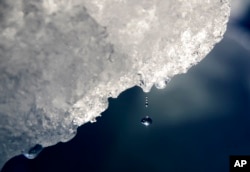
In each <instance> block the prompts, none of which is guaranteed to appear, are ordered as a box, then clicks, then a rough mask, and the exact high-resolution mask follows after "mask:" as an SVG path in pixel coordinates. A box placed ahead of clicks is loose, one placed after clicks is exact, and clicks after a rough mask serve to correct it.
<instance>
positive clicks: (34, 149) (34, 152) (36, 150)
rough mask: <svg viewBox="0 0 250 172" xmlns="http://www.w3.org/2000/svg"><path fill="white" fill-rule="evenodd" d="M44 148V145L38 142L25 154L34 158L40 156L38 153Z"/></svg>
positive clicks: (29, 157)
mask: <svg viewBox="0 0 250 172" xmlns="http://www.w3.org/2000/svg"><path fill="white" fill-rule="evenodd" d="M42 150H43V146H42V145H39V144H36V145H35V146H34V147H32V148H30V150H29V151H28V152H27V153H23V155H24V156H25V157H26V158H28V159H34V158H36V157H37V156H38V154H39V153H40V152H41V151H42Z"/></svg>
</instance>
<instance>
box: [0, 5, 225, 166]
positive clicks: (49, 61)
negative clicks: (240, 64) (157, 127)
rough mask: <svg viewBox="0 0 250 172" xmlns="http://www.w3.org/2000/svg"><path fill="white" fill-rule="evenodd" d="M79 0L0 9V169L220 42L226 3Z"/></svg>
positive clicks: (161, 82) (64, 137) (70, 133)
mask: <svg viewBox="0 0 250 172" xmlns="http://www.w3.org/2000/svg"><path fill="white" fill-rule="evenodd" d="M82 2H83V1H77V0H76V1H33V0H27V1H26V0H25V1H24V0H23V1H2V2H1V3H0V10H1V13H3V14H4V15H0V16H1V23H0V30H1V33H0V93H1V94H0V116H1V120H0V166H2V164H3V163H4V162H5V161H6V160H7V159H8V158H10V157H12V156H15V155H17V154H20V153H21V151H22V150H28V149H30V148H32V147H33V146H34V145H35V144H37V143H39V144H41V145H43V146H45V147H46V146H49V145H53V144H56V143H57V142H59V141H62V142H66V141H68V140H70V139H71V138H73V137H74V135H75V133H76V129H77V127H78V126H80V125H82V124H84V123H86V122H89V121H92V122H94V121H95V117H97V116H99V115H100V113H101V112H103V111H104V110H105V109H106V108H107V106H108V104H107V98H108V97H117V96H118V95H119V93H120V92H122V91H124V90H125V89H127V88H130V87H133V86H135V85H139V86H140V87H142V88H143V89H144V91H149V90H150V88H151V87H152V85H153V84H155V85H156V86H157V87H158V88H164V87H165V81H166V80H169V79H170V78H171V77H173V76H174V75H176V74H179V73H185V72H186V71H187V70H188V69H189V67H190V66H192V65H193V64H196V63H198V62H199V61H200V60H201V59H202V58H204V56H205V55H206V54H207V53H208V52H209V51H210V50H211V48H212V47H213V46H214V44H215V43H217V42H218V41H220V40H221V38H222V35H223V33H224V31H225V28H226V22H227V18H228V15H229V6H228V1H227V0H224V1H220V0H216V1H212V2H211V3H209V1H205V2H203V1H200V2H197V1H195V0H194V1H188V2H187V1H175V0H169V1H157V2H155V4H154V3H153V2H154V1H128V2H127V3H125V4H123V3H124V2H126V1H113V0H107V1H105V3H104V4H102V3H99V4H95V3H94V1H88V0H84V3H82ZM100 2H104V1H100ZM110 4H112V5H110ZM98 5H99V6H98ZM100 5H101V6H100ZM85 7H86V8H85ZM98 8H100V9H98ZM62 9H63V10H62ZM94 12H96V13H94ZM114 14H116V15H114ZM204 18H205V19H206V20H204ZM131 30H133V32H131ZM137 121H138V120H137Z"/></svg>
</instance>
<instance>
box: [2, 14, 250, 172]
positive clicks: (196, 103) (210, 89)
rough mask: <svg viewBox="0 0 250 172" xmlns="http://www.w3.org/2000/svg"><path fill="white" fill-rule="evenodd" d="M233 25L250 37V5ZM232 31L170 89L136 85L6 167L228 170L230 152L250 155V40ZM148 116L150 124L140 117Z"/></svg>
mask: <svg viewBox="0 0 250 172" xmlns="http://www.w3.org/2000/svg"><path fill="white" fill-rule="evenodd" d="M230 28H237V29H239V30H242V31H243V32H244V33H247V34H248V36H249V35H250V32H249V31H250V10H249V11H247V12H246V15H245V16H244V17H243V18H241V19H238V20H234V21H230V24H229V30H230ZM230 34H232V33H231V32H229V31H227V33H226V35H225V38H224V39H223V40H222V41H221V42H220V43H219V44H217V45H216V47H215V48H214V49H213V51H212V52H211V53H210V54H209V55H208V56H207V57H206V58H205V59H204V60H203V61H202V62H201V63H199V64H198V65H196V66H194V67H193V68H191V69H190V70H189V72H188V73H187V74H183V75H178V76H176V77H174V78H173V79H172V81H171V82H170V83H169V84H168V85H167V87H166V88H165V89H164V90H157V89H155V88H153V89H152V91H151V92H150V93H144V92H142V90H141V89H140V88H138V87H134V88H131V89H129V90H127V91H125V92H124V93H122V94H121V95H120V96H119V97H118V98H117V99H109V108H108V109H107V110H106V111H105V112H103V113H102V117H101V118H97V122H96V123H94V124H90V123H88V124H86V125H83V126H82V127H80V128H78V133H77V136H76V137H75V138H74V139H72V140H71V141H69V142H67V143H58V144H57V145H55V146H51V147H48V148H46V149H44V150H43V151H42V152H41V153H40V155H39V156H38V157H37V158H36V159H34V160H28V159H26V158H25V157H24V156H22V155H20V156H17V157H15V158H13V159H11V160H10V161H8V162H7V163H6V164H5V166H4V168H3V169H2V172H17V171H18V172H24V171H25V172H50V171H51V172H55V171H62V172H69V171H76V172H78V171H79V172H84V171H87V172H89V171H91V172H104V171H107V172H128V171H144V172H150V171H153V172H183V171H190V172H191V171H192V172H211V171H213V172H228V171H229V155H250V125H249V124H250V110H249V109H250V108H249V105H250V99H249V98H250V69H249V68H250V51H249V50H247V49H245V48H246V47H248V46H249V47H250V45H244V46H242V45H241V44H239V42H237V40H234V39H231V37H230ZM236 37H237V36H236ZM248 38H249V37H248ZM239 39H241V38H240V37H239ZM244 47H245V48H244ZM145 96H148V100H149V107H148V108H145V106H144V103H145ZM146 115H149V116H150V117H151V118H152V119H153V124H152V125H151V126H149V127H145V126H143V125H141V123H140V120H141V118H142V117H144V116H146Z"/></svg>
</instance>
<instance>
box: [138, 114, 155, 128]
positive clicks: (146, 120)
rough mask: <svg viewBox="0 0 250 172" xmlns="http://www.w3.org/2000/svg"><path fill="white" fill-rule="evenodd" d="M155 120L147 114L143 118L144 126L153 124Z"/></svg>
mask: <svg viewBox="0 0 250 172" xmlns="http://www.w3.org/2000/svg"><path fill="white" fill-rule="evenodd" d="M152 122H153V120H152V119H151V118H150V117H149V116H145V117H143V118H142V119H141V123H142V124H143V125H144V126H146V127H147V126H149V125H151V124H152Z"/></svg>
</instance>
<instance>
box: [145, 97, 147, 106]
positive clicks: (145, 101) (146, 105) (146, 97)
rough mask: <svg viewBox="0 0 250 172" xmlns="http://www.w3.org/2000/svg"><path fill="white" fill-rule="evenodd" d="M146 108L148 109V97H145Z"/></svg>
mask: <svg viewBox="0 0 250 172" xmlns="http://www.w3.org/2000/svg"><path fill="white" fill-rule="evenodd" d="M145 107H146V108H147V107H148V97H147V96H146V97H145Z"/></svg>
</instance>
